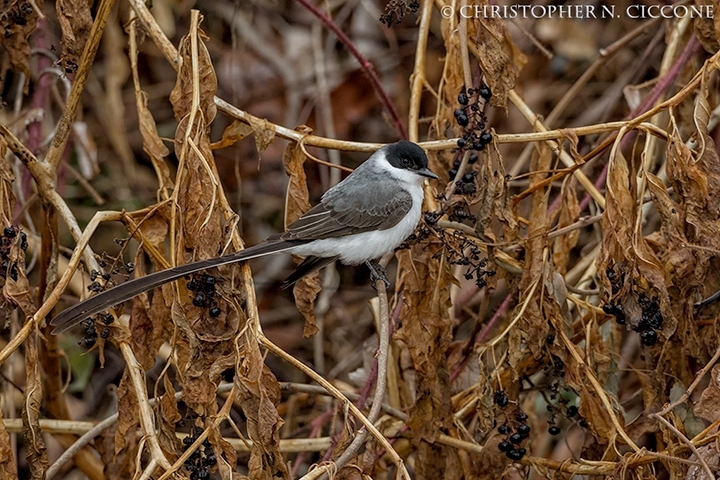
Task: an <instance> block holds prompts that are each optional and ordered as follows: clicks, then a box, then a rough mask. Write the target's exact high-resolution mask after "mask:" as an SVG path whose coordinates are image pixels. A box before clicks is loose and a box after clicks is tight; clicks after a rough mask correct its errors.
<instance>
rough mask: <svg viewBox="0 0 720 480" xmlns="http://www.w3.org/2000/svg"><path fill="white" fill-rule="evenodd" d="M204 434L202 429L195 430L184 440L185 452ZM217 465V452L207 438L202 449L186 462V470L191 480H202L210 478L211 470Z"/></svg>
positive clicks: (192, 454) (194, 452)
mask: <svg viewBox="0 0 720 480" xmlns="http://www.w3.org/2000/svg"><path fill="white" fill-rule="evenodd" d="M202 432H203V431H202V429H196V428H193V432H192V433H191V434H190V435H188V436H187V437H185V438H183V447H184V450H187V449H188V448H190V445H192V444H193V443H195V440H197V439H198V438H199V437H200V435H201V434H202ZM216 463H217V458H216V457H215V452H214V450H213V448H212V445H211V444H210V441H209V440H208V439H207V438H206V439H205V440H203V442H202V447H201V448H198V449H196V450H195V451H193V452H192V453H191V454H190V457H189V458H188V459H187V460H185V470H187V471H188V472H190V480H202V479H205V478H210V471H209V469H210V468H211V467H212V466H213V465H215V464H216Z"/></svg>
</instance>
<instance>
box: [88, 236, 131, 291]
mask: <svg viewBox="0 0 720 480" xmlns="http://www.w3.org/2000/svg"><path fill="white" fill-rule="evenodd" d="M116 242H117V240H116ZM98 264H99V265H100V266H101V267H103V268H105V267H107V266H108V265H111V266H112V269H111V270H110V272H99V271H97V270H91V271H90V280H91V281H92V283H91V284H90V285H88V287H87V288H88V290H90V291H91V292H95V293H97V292H101V291H103V290H107V289H108V288H110V287H112V286H114V285H115V282H113V281H112V279H111V276H112V275H120V274H122V275H124V276H125V281H127V280H130V275H131V274H132V273H133V272H134V271H135V264H134V263H133V262H127V263H125V262H121V263H120V265H118V262H117V259H116V258H112V257H110V256H109V255H108V254H107V253H105V252H103V254H102V255H101V256H100V259H99V260H98ZM99 279H102V280H103V281H104V282H103V283H102V284H101V283H100V282H99Z"/></svg>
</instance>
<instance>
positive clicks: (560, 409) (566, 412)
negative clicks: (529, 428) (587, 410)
mask: <svg viewBox="0 0 720 480" xmlns="http://www.w3.org/2000/svg"><path fill="white" fill-rule="evenodd" d="M547 411H548V413H550V419H549V420H548V425H549V427H548V433H549V434H550V435H553V436H555V435H559V434H560V432H561V430H560V427H558V426H557V425H556V423H557V417H558V416H559V415H562V416H564V417H565V418H568V419H570V418H573V417H575V416H576V415H577V414H578V407H576V406H575V405H570V402H569V401H568V400H566V399H564V398H560V400H559V401H558V403H557V404H554V405H553V404H552V403H548V405H547ZM580 426H582V427H584V428H586V427H587V423H586V422H585V419H582V418H581V419H580Z"/></svg>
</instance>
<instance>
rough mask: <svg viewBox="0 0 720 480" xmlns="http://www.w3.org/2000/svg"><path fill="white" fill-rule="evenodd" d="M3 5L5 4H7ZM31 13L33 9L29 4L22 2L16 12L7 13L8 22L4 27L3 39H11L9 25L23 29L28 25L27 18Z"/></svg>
mask: <svg viewBox="0 0 720 480" xmlns="http://www.w3.org/2000/svg"><path fill="white" fill-rule="evenodd" d="M5 3H6V4H7V2H5ZM32 13H33V8H32V5H30V3H29V2H23V3H22V4H21V5H20V6H19V7H18V9H17V10H10V12H8V19H9V20H10V22H9V23H8V24H6V25H5V37H6V38H7V37H12V27H11V26H10V23H14V24H15V25H20V26H21V27H24V26H25V25H27V23H28V20H27V16H28V15H31V14H32Z"/></svg>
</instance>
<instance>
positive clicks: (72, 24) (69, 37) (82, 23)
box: [55, 0, 93, 72]
mask: <svg viewBox="0 0 720 480" xmlns="http://www.w3.org/2000/svg"><path fill="white" fill-rule="evenodd" d="M90 5H91V2H88V1H87V0H56V2H55V9H56V10H57V12H58V16H57V19H58V23H59V24H60V30H61V31H62V46H63V58H62V63H63V66H64V68H65V70H66V71H70V72H73V71H74V69H77V64H78V62H79V61H80V55H81V54H82V51H83V48H85V42H87V39H88V35H90V28H91V27H92V23H93V19H92V15H91V14H90Z"/></svg>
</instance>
